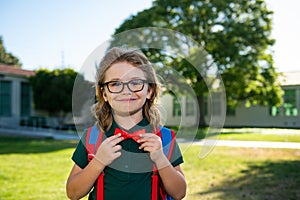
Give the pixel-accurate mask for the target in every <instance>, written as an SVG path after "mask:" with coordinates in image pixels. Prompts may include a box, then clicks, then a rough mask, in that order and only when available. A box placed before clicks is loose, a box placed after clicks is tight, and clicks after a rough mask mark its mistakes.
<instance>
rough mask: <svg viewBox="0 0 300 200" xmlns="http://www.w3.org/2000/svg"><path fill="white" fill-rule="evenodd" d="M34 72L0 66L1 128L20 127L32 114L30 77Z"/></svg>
mask: <svg viewBox="0 0 300 200" xmlns="http://www.w3.org/2000/svg"><path fill="white" fill-rule="evenodd" d="M32 75H34V72H33V71H29V70H23V69H21V68H19V67H13V66H7V65H3V64H0V126H15V125H18V124H19V122H20V119H21V118H22V117H28V116H30V115H31V114H32V112H33V110H32V92H31V88H30V84H29V82H28V77H29V76H32Z"/></svg>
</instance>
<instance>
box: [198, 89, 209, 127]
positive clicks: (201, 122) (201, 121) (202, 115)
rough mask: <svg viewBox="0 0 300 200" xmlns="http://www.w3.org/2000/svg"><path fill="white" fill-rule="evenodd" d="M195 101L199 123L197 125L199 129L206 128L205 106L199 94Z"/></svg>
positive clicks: (201, 95)
mask: <svg viewBox="0 0 300 200" xmlns="http://www.w3.org/2000/svg"><path fill="white" fill-rule="evenodd" d="M197 100H198V104H199V113H198V115H199V116H198V119H199V123H198V127H199V128H203V127H207V124H206V122H205V104H204V96H203V94H199V95H198V96H197Z"/></svg>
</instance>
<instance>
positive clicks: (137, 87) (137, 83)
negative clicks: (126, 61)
mask: <svg viewBox="0 0 300 200" xmlns="http://www.w3.org/2000/svg"><path fill="white" fill-rule="evenodd" d="M128 87H129V89H130V90H131V91H133V92H138V91H141V90H142V89H143V88H144V81H143V80H140V79H138V80H131V81H129V82H128Z"/></svg>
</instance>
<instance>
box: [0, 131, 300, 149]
mask: <svg viewBox="0 0 300 200" xmlns="http://www.w3.org/2000/svg"><path fill="white" fill-rule="evenodd" d="M0 135H14V136H18V135H20V136H29V137H36V138H53V139H56V140H79V136H78V135H77V133H76V132H72V131H59V130H52V129H42V128H28V127H18V128H14V129H12V128H3V127H0ZM177 141H178V142H180V143H191V144H192V145H200V146H228V147H246V148H249V147H252V148H285V149H300V143H297V142H264V141H237V140H194V141H191V140H184V139H182V138H178V139H177Z"/></svg>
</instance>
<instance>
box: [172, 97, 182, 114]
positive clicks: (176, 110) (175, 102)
mask: <svg viewBox="0 0 300 200" xmlns="http://www.w3.org/2000/svg"><path fill="white" fill-rule="evenodd" d="M173 116H174V117H178V116H181V105H180V99H179V97H173Z"/></svg>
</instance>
